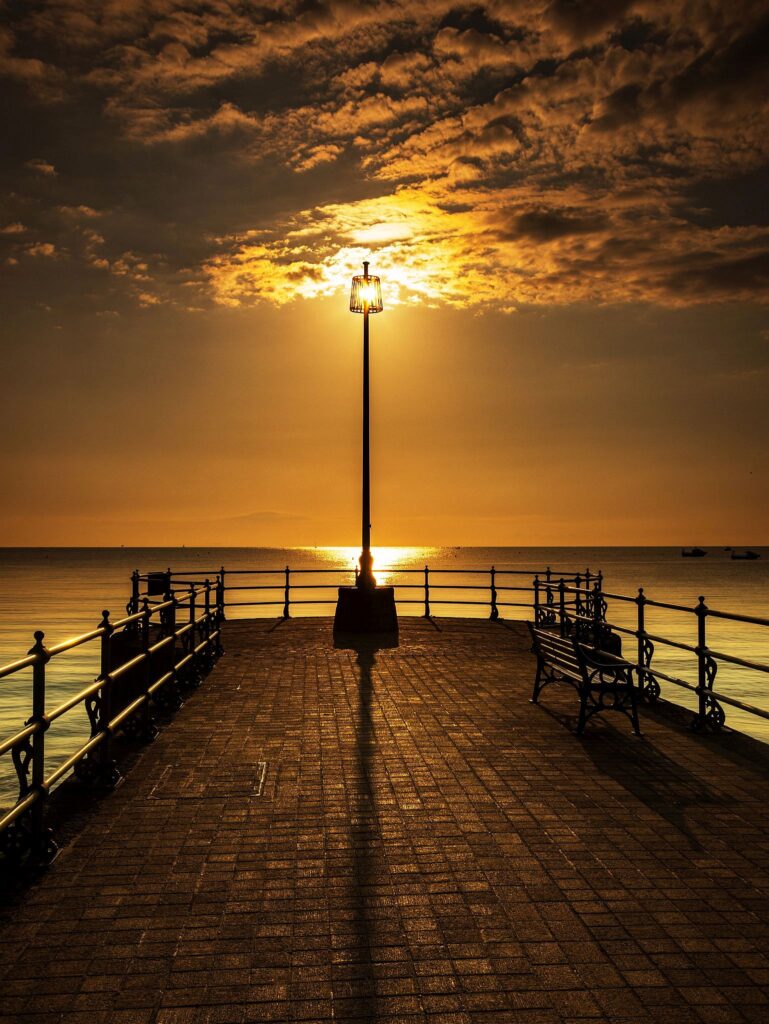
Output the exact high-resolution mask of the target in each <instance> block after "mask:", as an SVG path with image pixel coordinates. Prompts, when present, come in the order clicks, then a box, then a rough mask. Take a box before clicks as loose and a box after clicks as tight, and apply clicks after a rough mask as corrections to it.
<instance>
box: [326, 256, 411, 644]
mask: <svg viewBox="0 0 769 1024" xmlns="http://www.w3.org/2000/svg"><path fill="white" fill-rule="evenodd" d="M383 308H384V306H383V304H382V286H381V284H380V281H379V278H378V277H376V276H375V275H374V274H369V272H368V260H364V263H363V273H362V274H356V276H355V277H353V279H352V289H351V291H350V312H351V313H362V314H363V466H362V469H363V472H362V484H363V487H362V502H361V553H360V558H359V560H358V564H359V566H360V571H359V572H358V575H357V579H356V585H355V586H354V587H340V588H339V601H338V602H337V606H336V615H335V617H334V630H335V632H340V633H382V632H388V633H390V632H395V631H396V630H397V628H398V618H397V614H396V611H395V591H394V590H393V588H392V587H377V583H376V579H375V578H374V573H373V571H372V565H373V561H374V560H373V558H372V557H371V461H370V457H369V330H368V318H369V314H370V313H381V312H382V309H383Z"/></svg>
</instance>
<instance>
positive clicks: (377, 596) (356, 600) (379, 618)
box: [334, 587, 398, 633]
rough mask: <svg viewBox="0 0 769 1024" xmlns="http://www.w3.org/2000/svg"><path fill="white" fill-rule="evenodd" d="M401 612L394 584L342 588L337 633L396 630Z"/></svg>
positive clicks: (335, 630) (335, 622) (336, 616)
mask: <svg viewBox="0 0 769 1024" xmlns="http://www.w3.org/2000/svg"><path fill="white" fill-rule="evenodd" d="M397 630H398V615H397V613H396V611H395V591H394V589H393V588H392V587H373V588H371V589H369V588H367V587H340V588H339V600H338V601H337V605H336V615H335V616H334V632H335V633H395V632H397Z"/></svg>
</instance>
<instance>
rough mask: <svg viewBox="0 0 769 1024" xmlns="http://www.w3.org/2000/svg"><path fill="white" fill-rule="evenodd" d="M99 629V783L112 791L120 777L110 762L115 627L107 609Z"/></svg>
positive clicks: (102, 615) (103, 612) (111, 761)
mask: <svg viewBox="0 0 769 1024" xmlns="http://www.w3.org/2000/svg"><path fill="white" fill-rule="evenodd" d="M99 629H101V630H102V634H101V659H100V662H101V664H100V671H99V679H100V680H101V689H100V690H99V718H98V728H99V731H100V732H101V731H104V732H106V736H105V737H104V739H103V740H102V741H101V744H100V745H99V748H98V750H99V776H100V779H99V781H100V782H101V783H102V785H104V786H107V787H109V788H110V789H114V787H115V786H116V785H117V784H118V782H120V779H121V775H120V772H119V771H118V769H117V765H116V764H115V762H114V761H113V760H112V730H111V729H110V722H111V721H112V677H111V676H110V671H111V669H112V634H113V633H114V631H115V627H114V626H113V625H112V623H111V622H110V621H109V609H107V608H105V609H104V611H102V613H101V622H100V623H99Z"/></svg>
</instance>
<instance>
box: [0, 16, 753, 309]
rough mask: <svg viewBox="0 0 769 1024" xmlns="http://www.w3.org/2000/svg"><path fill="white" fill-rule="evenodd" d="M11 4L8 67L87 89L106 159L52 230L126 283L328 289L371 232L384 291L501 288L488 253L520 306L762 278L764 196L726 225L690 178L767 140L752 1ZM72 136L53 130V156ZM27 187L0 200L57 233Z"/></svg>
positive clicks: (139, 290) (401, 297)
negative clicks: (31, 211)
mask: <svg viewBox="0 0 769 1024" xmlns="http://www.w3.org/2000/svg"><path fill="white" fill-rule="evenodd" d="M8 20H9V22H10V23H11V24H10V27H9V28H8V29H7V31H6V34H5V35H4V36H3V40H4V42H3V47H4V48H3V49H2V50H0V53H1V54H3V55H5V57H6V58H7V59H12V60H29V61H31V62H32V63H31V64H30V66H29V67H24V68H21V67H18V68H16V72H15V73H16V74H17V75H18V76H20V77H22V78H23V77H25V76H26V77H28V78H33V77H34V76H35V75H36V74H37V75H38V76H39V77H40V78H41V80H42V79H46V80H47V78H49V77H50V76H51V75H53V79H52V80H55V82H56V83H57V88H59V89H65V90H68V94H69V96H70V98H71V101H72V103H73V105H74V107H77V104H78V103H80V104H83V109H84V110H87V111H88V117H89V118H90V116H91V111H92V109H97V110H99V111H100V115H99V119H98V121H97V123H96V125H95V127H91V130H92V131H93V132H94V133H95V134H94V136H93V137H92V151H93V152H94V153H97V154H100V157H101V159H102V160H103V163H102V164H101V166H100V172H99V173H97V171H95V170H93V169H92V168H85V169H84V168H83V167H81V169H80V173H81V176H82V177H83V178H84V179H85V180H86V181H87V184H88V186H89V188H90V189H91V191H89V188H84V189H82V190H81V191H78V192H76V191H75V189H74V187H73V188H72V194H70V195H66V196H65V195H62V196H61V197H60V205H59V207H58V212H59V213H60V214H61V215H62V217H60V218H59V219H60V220H62V219H63V220H66V221H69V222H71V223H70V226H69V229H66V227H61V231H62V232H63V241H60V238H59V236H58V235H55V234H54V235H47V237H51V238H53V239H54V243H55V244H56V246H58V248H57V251H59V250H61V251H64V252H66V253H67V255H68V256H70V254H73V258H74V255H75V254H77V257H78V258H80V259H83V260H85V262H86V263H87V264H88V265H89V266H91V267H93V268H94V269H101V270H104V271H108V273H109V276H108V275H107V274H104V275H102V276H103V277H104V279H105V281H108V282H110V283H111V285H112V286H113V287H115V288H118V287H124V288H125V289H126V290H127V291H128V293H129V294H130V295H131V296H132V297H133V298H134V299H135V300H136V301H139V302H144V303H145V304H146V303H149V302H151V301H152V300H153V299H158V298H159V297H162V301H163V302H166V301H172V300H173V295H174V293H176V301H178V303H179V304H180V308H188V305H189V299H190V290H191V291H192V293H193V294H192V297H193V299H194V302H195V304H196V305H195V308H199V306H198V303H200V302H203V301H204V299H205V295H206V294H208V296H209V298H210V299H211V300H212V301H214V302H215V303H220V304H224V305H230V306H235V305H246V304H248V303H252V302H269V303H275V304H283V303H286V302H290V301H292V300H293V299H295V298H312V297H313V296H316V295H326V294H331V293H333V292H334V291H335V290H336V289H337V288H338V287H340V282H345V283H346V278H347V276H348V274H349V273H350V272H351V270H352V268H354V266H355V264H357V263H358V262H359V260H360V259H361V258H362V256H363V255H365V254H366V253H367V252H368V251H371V250H373V253H374V256H375V259H376V260H377V263H378V266H380V268H381V269H382V272H383V274H385V273H386V277H387V279H388V288H389V289H390V291H389V299H388V301H393V302H413V301H420V302H427V303H446V304H449V305H453V306H464V307H472V308H485V307H487V306H489V307H490V306H494V305H495V303H497V301H498V278H499V274H504V275H505V281H506V294H508V295H509V297H510V306H511V308H512V307H513V306H520V305H524V304H532V305H535V304H554V303H561V304H563V303H570V302H576V301H587V300H590V301H594V302H623V301H625V302H637V301H649V302H657V303H662V304H666V305H686V304H696V303H707V302H712V301H723V300H724V299H729V298H730V297H731V298H735V299H738V300H739V301H747V300H750V301H765V299H766V291H767V290H766V281H765V273H764V267H765V263H764V254H765V253H766V252H767V251H769V243H768V242H767V237H766V232H765V230H764V229H763V227H762V224H763V221H762V216H763V215H762V213H761V210H762V209H763V204H765V197H764V195H762V194H760V193H759V190H758V189H757V188H755V187H754V188H753V189H752V191H751V192H750V193H749V194H748V195H747V196H746V199H745V202H744V204H743V206H744V209H742V210H741V213H740V218H739V222H738V225H737V226H734V225H732V224H731V223H727V222H726V221H724V220H721V221H719V219H718V216H717V214H716V212H714V209H713V208H711V209H710V211H709V212H708V214H707V216H705V214H704V213H703V209H702V208H701V206H698V205H697V204H696V203H695V202H694V200H693V199H692V196H693V195H694V194H695V193H696V192H697V190H698V187H699V186H704V185H708V187H711V186H712V187H714V188H717V189H720V190H724V191H725V190H728V189H729V188H730V182H732V181H734V180H737V179H738V178H740V180H742V179H744V178H745V176H746V175H750V174H759V173H760V171H761V169H762V168H766V167H767V166H769V133H767V132H766V117H767V113H768V111H767V95H768V94H769V66H768V65H767V62H766V60H765V52H766V47H767V46H769V18H767V16H766V15H765V13H764V11H763V9H762V7H761V5H760V4H758V3H757V2H755V0H732V2H730V3H728V4H727V3H726V0H712V2H708V3H706V4H700V5H688V4H680V3H678V2H677V0H516V2H511V0H491V2H489V3H488V4H486V5H483V6H480V7H479V6H478V5H474V4H469V3H468V4H463V3H456V2H451V0H425V2H424V3H422V4H420V5H413V4H407V3H405V0H383V2H382V3H381V4H378V5H376V6H372V5H359V4H354V3H350V2H349V0H326V2H324V3H320V4H316V5H312V6H308V5H304V4H298V3H294V2H293V0H280V2H278V3H276V4H275V5H273V6H272V7H269V8H265V7H259V6H257V5H252V4H247V3H244V2H240V0H213V2H211V3H205V4H204V3H197V2H196V3H190V2H188V0H148V2H146V3H145V2H141V3H140V2H138V0H135V2H134V0H109V2H108V3H105V4H103V5H97V6H96V7H94V5H92V4H88V3H86V2H85V0H49V2H48V3H46V4H45V5H35V8H34V10H30V11H27V12H26V13H25V14H23V15H19V16H18V17H17V18H10V17H9V19H8ZM20 54H24V57H20V56H19V55H20ZM54 56H55V60H54ZM35 68H37V70H35ZM52 69H53V70H52ZM84 96H87V97H88V100H87V103H85V101H84V100H83V97H84ZM74 107H73V109H74ZM83 123H85V119H84V122H83ZM89 125H90V122H89ZM85 130H88V126H86V129H85ZM102 134H103V135H104V136H105V137H107V136H108V137H109V139H110V142H111V145H112V146H113V149H112V153H111V155H110V156H104V153H103V151H102V147H103V150H104V151H106V150H107V149H108V144H107V143H106V142H104V141H103V138H102ZM72 145H73V150H74V146H75V144H74V143H73V144H72ZM73 150H70V153H69V159H68V160H67V163H66V164H61V160H60V156H59V153H58V151H56V152H51V154H50V155H51V157H52V158H55V159H56V162H57V163H60V165H63V166H67V171H68V173H67V178H68V180H69V178H70V175H71V172H70V167H75V166H76V165H77V161H76V160H73V159H72V152H73ZM118 152H119V154H120V159H119V160H115V159H114V154H115V153H118ZM65 153H66V150H65ZM83 163H85V161H83ZM124 165H125V166H124ZM26 167H27V168H28V169H32V170H34V171H35V172H36V173H38V174H40V175H42V176H53V175H55V173H56V171H55V167H54V164H53V163H51V162H48V161H47V160H44V159H42V158H35V159H33V160H30V161H27V163H26ZM147 168H151V169H152V173H153V188H158V189H159V190H163V191H162V194H159V195H158V196H157V197H155V196H153V195H151V194H150V193H151V192H152V190H150V189H147V188H146V187H144V188H143V186H142V182H143V181H144V180H145V177H146V174H147ZM105 170H106V173H104V171H105ZM112 174H114V175H115V178H116V180H115V182H114V183H113V182H112V180H111V175H112ZM196 175H197V180H196ZM740 176H741V177H740ZM97 179H98V184H95V182H96V181H97ZM60 186H61V187H62V190H64V186H63V184H62V183H57V188H59V187H60ZM252 200H253V201H252ZM716 205H717V204H716ZM26 210H27V208H26V207H25V206H24V205H23V204H21V203H20V205H18V206H17V207H16V208H15V209H14V212H13V213H9V214H8V215H7V216H8V217H9V219H10V218H11V217H14V218H15V217H18V218H19V221H18V223H21V219H22V218H23V219H25V220H27V219H28V220H29V222H30V223H32V224H35V225H37V228H38V229H39V230H40V231H41V232H42V231H43V230H45V231H46V234H47V232H48V228H49V224H48V223H47V222H46V223H45V224H43V225H42V226H41V224H39V223H38V221H37V220H35V219H33V218H32V217H31V216H30V217H29V218H28V217H27V212H26ZM100 211H104V212H103V213H102V212H100ZM97 216H100V217H102V218H103V219H102V220H100V222H99V228H100V232H101V233H100V234H99V235H98V236H97V235H95V234H92V235H87V234H86V224H87V223H88V221H89V220H90V221H92V220H94V219H95V218H96V217H97ZM706 222H707V224H706ZM67 230H69V234H67V233H66V231H67ZM115 231H123V232H124V234H125V238H124V239H123V240H122V242H121V241H120V240H119V239H118V238H117V237H113V232H115ZM75 235H76V236H77V239H78V240H79V241H77V243H76V242H75V241H74V240H73V239H74V237H75ZM161 236H162V238H163V249H164V251H163V252H160V251H157V252H156V251H155V246H157V249H158V250H160V248H161V244H160V242H159V241H158V242H156V241H155V239H158V238H159V237H161ZM142 237H144V238H152V239H153V241H152V242H144V243H142V242H141V241H140V240H141V239H142ZM54 243H35V244H38V245H45V244H54ZM78 246H79V247H80V248H78ZM145 250H146V251H145ZM22 251H23V250H22ZM27 251H28V252H29V251H30V250H29V249H27ZM39 254H42V253H39ZM182 287H185V288H187V289H188V292H187V293H186V294H183V293H182V291H181V289H182ZM142 296H144V298H142ZM147 297H149V298H147Z"/></svg>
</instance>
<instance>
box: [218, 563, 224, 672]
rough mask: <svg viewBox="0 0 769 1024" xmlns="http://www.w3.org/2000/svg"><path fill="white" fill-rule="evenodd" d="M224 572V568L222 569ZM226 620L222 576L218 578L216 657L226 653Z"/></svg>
mask: <svg viewBox="0 0 769 1024" xmlns="http://www.w3.org/2000/svg"><path fill="white" fill-rule="evenodd" d="M222 572H224V569H222ZM223 622H224V582H223V580H222V578H221V576H218V577H217V580H216V657H217V658H221V656H222V655H223V654H224V647H223V646H222V623H223Z"/></svg>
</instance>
